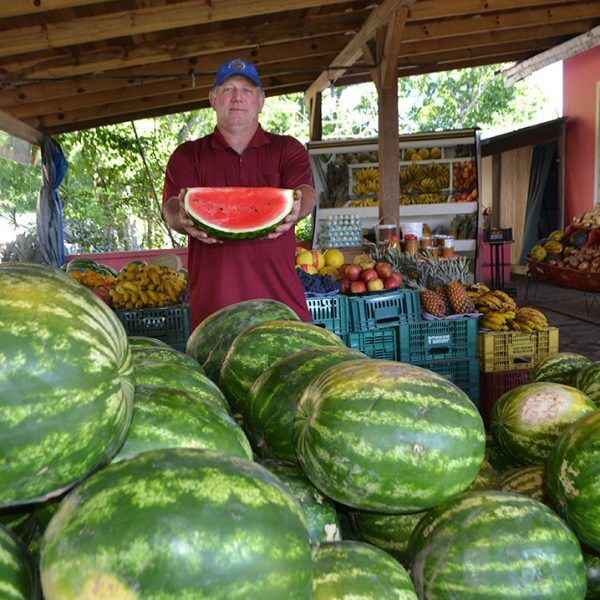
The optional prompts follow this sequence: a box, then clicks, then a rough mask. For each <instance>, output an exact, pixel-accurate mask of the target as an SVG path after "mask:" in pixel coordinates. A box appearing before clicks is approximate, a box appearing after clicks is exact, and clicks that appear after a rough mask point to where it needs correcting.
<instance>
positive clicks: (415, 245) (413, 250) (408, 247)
mask: <svg viewBox="0 0 600 600" xmlns="http://www.w3.org/2000/svg"><path fill="white" fill-rule="evenodd" d="M404 251H405V252H408V253H409V254H414V255H415V256H416V255H417V254H418V253H419V240H418V239H417V238H416V236H411V237H409V236H406V237H405V238H404Z"/></svg>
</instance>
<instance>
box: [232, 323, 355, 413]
mask: <svg viewBox="0 0 600 600" xmlns="http://www.w3.org/2000/svg"><path fill="white" fill-rule="evenodd" d="M323 346H343V347H345V346H344V342H342V340H341V339H340V338H339V337H338V336H337V335H335V334H333V333H331V332H330V331H327V330H326V329H323V328H322V327H317V326H316V325H307V324H306V323H301V322H300V321H268V322H266V323H259V324H258V325H253V326H252V327H249V328H248V329H245V330H244V331H243V332H242V333H240V335H238V336H237V337H236V338H235V340H234V341H233V343H232V344H231V347H230V348H229V351H228V352H227V355H226V356H225V360H224V362H223V367H222V368H221V377H220V387H221V389H222V390H223V393H224V394H225V397H226V398H227V400H228V401H229V403H230V404H231V406H232V407H233V408H235V409H238V410H240V411H241V412H242V414H244V412H245V411H243V410H241V407H242V405H244V404H245V403H246V402H247V398H248V392H249V391H250V388H251V387H252V384H253V383H254V382H255V381H256V380H257V379H258V377H259V376H260V375H261V374H262V372H263V371H266V370H267V369H268V368H269V367H270V366H271V365H272V364H273V363H274V362H275V361H277V360H279V359H281V358H284V357H286V356H290V355H291V354H295V353H296V352H299V351H300V350H305V349H306V348H318V347H323Z"/></svg>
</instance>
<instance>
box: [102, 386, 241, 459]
mask: <svg viewBox="0 0 600 600" xmlns="http://www.w3.org/2000/svg"><path fill="white" fill-rule="evenodd" d="M160 448H200V449H207V450H215V451H219V452H225V453H226V454H232V455H234V456H240V457H242V458H249V459H250V460H252V449H251V448H250V443H249V442H248V440H247V439H246V436H245V435H244V432H243V431H242V429H241V427H240V426H239V425H238V424H237V423H236V422H235V421H234V420H233V419H232V418H231V417H230V416H229V415H228V414H227V413H226V412H225V411H224V410H222V409H221V408H220V407H219V406H217V405H216V404H215V403H214V402H211V401H208V400H202V399H199V398H194V397H193V396H192V395H191V394H187V393H186V392H182V391H179V390H174V389H171V388H159V387H152V386H144V385H137V386H136V387H135V398H134V404H133V419H132V421H131V427H130V428H129V433H128V434H127V439H126V440H125V444H124V445H123V447H122V448H121V450H120V451H119V453H118V454H117V456H115V458H114V459H113V460H114V461H120V460H125V459H126V458H131V457H133V456H137V455H138V454H140V453H141V452H147V451H148V450H158V449H160Z"/></svg>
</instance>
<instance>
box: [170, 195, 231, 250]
mask: <svg viewBox="0 0 600 600" xmlns="http://www.w3.org/2000/svg"><path fill="white" fill-rule="evenodd" d="M184 198H185V189H182V190H181V191H180V192H179V196H172V197H171V198H168V199H167V200H166V202H165V204H164V206H163V217H164V220H165V222H166V223H167V225H168V226H169V227H170V228H171V229H174V230H175V231H177V232H179V233H184V234H187V235H189V236H190V237H193V238H196V239H197V240H199V241H200V242H203V243H205V244H222V243H223V241H222V240H217V239H216V238H213V237H209V235H208V234H207V233H206V232H204V231H201V230H200V229H198V228H197V227H196V225H195V223H194V221H192V220H191V219H190V218H189V217H188V216H187V215H186V214H185V202H184Z"/></svg>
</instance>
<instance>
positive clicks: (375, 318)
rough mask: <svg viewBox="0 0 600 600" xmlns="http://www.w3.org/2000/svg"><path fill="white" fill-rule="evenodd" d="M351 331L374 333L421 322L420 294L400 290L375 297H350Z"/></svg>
mask: <svg viewBox="0 0 600 600" xmlns="http://www.w3.org/2000/svg"><path fill="white" fill-rule="evenodd" d="M348 309H349V313H350V331H351V332H358V331H372V330H374V329H381V328H383V327H393V326H395V325H400V324H401V323H413V322H416V321H420V320H421V306H420V304H419V294H418V293H417V292H415V291H412V290H398V291H397V292H388V293H384V294H377V295H374V296H370V295H367V296H348Z"/></svg>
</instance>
